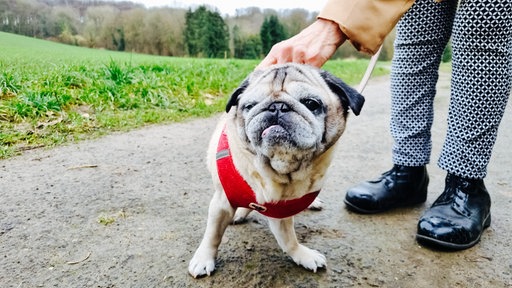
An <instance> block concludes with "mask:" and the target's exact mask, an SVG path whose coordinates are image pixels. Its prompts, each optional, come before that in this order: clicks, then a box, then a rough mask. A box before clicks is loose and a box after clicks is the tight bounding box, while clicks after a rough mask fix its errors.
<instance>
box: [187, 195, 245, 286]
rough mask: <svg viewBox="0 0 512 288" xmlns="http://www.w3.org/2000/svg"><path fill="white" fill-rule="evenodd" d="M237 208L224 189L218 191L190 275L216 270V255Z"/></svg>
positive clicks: (205, 273) (190, 266) (189, 266)
mask: <svg viewBox="0 0 512 288" xmlns="http://www.w3.org/2000/svg"><path fill="white" fill-rule="evenodd" d="M234 213H235V209H233V208H232V207H231V205H230V204H229V202H228V200H227V199H226V197H225V194H224V192H223V191H216V192H215V194H214V195H213V198H212V200H211V202H210V207H209V209H208V221H207V223H206V231H205V233H204V236H203V240H202V241H201V244H200V245H199V248H197V250H196V252H195V253H194V257H192V260H190V263H189V265H188V272H189V273H190V275H192V276H194V278H197V277H199V276H204V275H208V276H210V274H211V273H212V272H213V271H214V270H215V257H216V256H217V251H218V249H219V245H220V242H221V241H222V236H223V235H224V231H225V230H226V227H227V226H228V225H229V223H231V220H232V219H233V215H234Z"/></svg>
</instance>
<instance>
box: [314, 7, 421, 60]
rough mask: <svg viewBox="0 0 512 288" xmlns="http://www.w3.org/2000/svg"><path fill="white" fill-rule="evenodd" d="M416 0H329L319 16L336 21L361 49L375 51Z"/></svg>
mask: <svg viewBox="0 0 512 288" xmlns="http://www.w3.org/2000/svg"><path fill="white" fill-rule="evenodd" d="M413 3H414V0H328V1H327V4H326V5H325V7H324V8H323V9H322V11H321V12H320V14H319V15H318V17H319V18H322V19H327V20H331V21H334V22H336V23H338V25H340V28H341V31H343V33H345V35H346V36H347V37H348V38H349V39H350V42H352V44H353V45H354V47H356V49H357V50H359V51H362V52H365V53H369V54H375V53H376V52H377V50H378V49H379V47H380V45H381V44H382V42H383V41H384V38H386V35H388V34H389V32H391V30H392V29H393V27H394V26H395V25H396V23H397V22H398V20H400V18H401V17H402V15H403V14H404V13H405V12H406V11H407V10H409V8H410V7H411V6H412V4H413Z"/></svg>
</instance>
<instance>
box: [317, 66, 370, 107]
mask: <svg viewBox="0 0 512 288" xmlns="http://www.w3.org/2000/svg"><path fill="white" fill-rule="evenodd" d="M320 76H322V78H323V79H324V81H325V83H327V85H328V86H329V88H330V89H331V91H332V92H333V93H334V94H336V95H338V97H340V100H341V104H342V105H343V107H345V108H346V109H348V108H349V107H350V109H351V110H352V112H354V114H355V115H359V113H360V112H361V109H362V108H363V104H364V97H363V95H361V94H359V92H357V91H356V90H355V89H354V88H352V87H350V86H348V85H347V84H346V83H345V82H343V80H341V79H339V78H338V77H336V76H334V75H332V74H331V73H329V72H327V71H323V70H322V71H321V72H320Z"/></svg>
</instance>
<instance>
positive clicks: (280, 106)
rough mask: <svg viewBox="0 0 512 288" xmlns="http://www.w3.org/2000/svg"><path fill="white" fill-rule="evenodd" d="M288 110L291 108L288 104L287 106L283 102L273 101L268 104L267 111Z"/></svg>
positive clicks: (282, 111) (283, 111)
mask: <svg viewBox="0 0 512 288" xmlns="http://www.w3.org/2000/svg"><path fill="white" fill-rule="evenodd" d="M290 110H291V109H290V106H288V104H286V103H283V102H274V103H272V104H270V106H268V111H270V112H272V113H277V112H281V113H286V112H288V111H290Z"/></svg>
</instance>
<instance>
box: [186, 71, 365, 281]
mask: <svg viewBox="0 0 512 288" xmlns="http://www.w3.org/2000/svg"><path fill="white" fill-rule="evenodd" d="M363 103H364V97H363V96H362V95H360V94H359V93H358V92H357V91H356V90H354V89H353V88H351V87H350V86H348V85H347V84H345V83H344V82H343V81H342V80H340V79H338V78H337V77H335V76H333V75H332V74H330V73H328V72H326V71H324V70H320V69H317V68H315V67H312V66H308V65H302V64H283V65H274V66H271V67H269V68H267V69H265V70H256V71H254V72H252V73H251V74H250V75H249V76H248V77H247V78H246V79H245V80H244V81H243V83H242V84H241V86H240V87H239V88H238V89H236V91H235V92H234V93H233V94H232V96H231V98H230V99H229V101H228V103H227V106H226V113H225V114H224V115H223V116H222V117H221V119H220V121H219V123H218V125H217V128H216V129H215V131H214V133H213V136H212V138H211V141H210V145H209V148H208V152H207V165H208V168H209V170H210V172H211V176H212V179H213V182H214V188H215V193H214V195H213V198H212V200H211V202H210V206H209V209H208V220H207V225H206V231H205V233H204V237H203V239H202V241H201V243H200V245H199V248H198V249H197V250H196V252H195V254H194V256H193V257H192V260H191V261H190V263H189V266H188V271H189V273H190V274H191V275H192V276H193V277H199V276H204V275H210V274H211V273H212V272H213V271H214V270H215V258H216V256H217V251H218V247H219V245H220V243H221V240H222V236H223V234H224V231H225V229H226V227H227V226H228V225H229V224H230V223H232V222H233V221H234V222H241V221H243V220H244V219H245V217H247V215H248V214H249V213H250V212H251V211H253V210H255V211H257V212H259V213H261V214H263V215H265V216H267V219H268V224H269V227H270V230H271V231H272V233H273V234H274V236H275V238H276V240H277V243H278V245H279V246H280V248H281V249H282V250H283V251H284V252H285V253H287V254H288V255H289V256H290V257H291V258H292V259H293V261H294V262H295V263H297V264H298V265H300V266H303V267H305V268H306V269H309V270H312V271H313V272H316V271H317V269H318V268H321V267H325V266H326V258H325V256H324V255H322V254H321V253H320V252H318V251H316V250H313V249H310V248H307V247H306V246H304V245H302V244H300V243H299V242H298V241H297V237H296V235H295V230H294V224H293V215H295V214H297V213H299V212H301V211H302V210H304V209H306V208H307V207H308V206H309V205H311V204H312V203H313V202H314V201H315V198H316V196H317V195H318V193H319V191H320V189H321V188H322V185H323V183H324V177H325V174H326V171H327V168H328V167H329V165H330V163H331V159H332V157H333V153H334V150H335V146H336V142H337V140H338V139H339V138H340V136H341V134H342V133H343V131H344V130H345V125H346V121H347V116H348V113H349V110H351V111H352V112H353V113H354V114H355V115H359V112H360V111H361V108H362V106H363Z"/></svg>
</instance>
